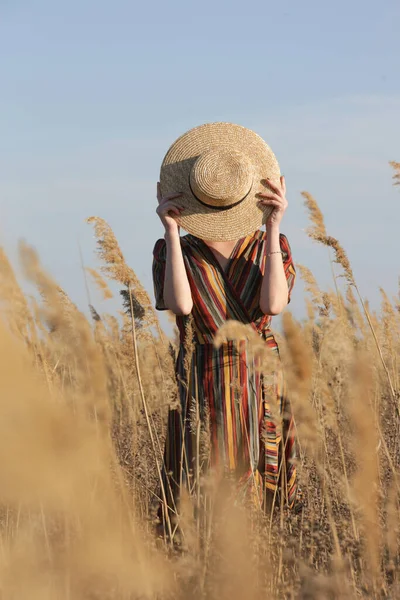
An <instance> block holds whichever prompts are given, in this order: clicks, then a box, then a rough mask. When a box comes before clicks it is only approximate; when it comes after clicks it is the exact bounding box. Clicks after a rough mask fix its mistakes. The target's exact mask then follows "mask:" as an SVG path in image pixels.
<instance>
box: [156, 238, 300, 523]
mask: <svg viewBox="0 0 400 600" xmlns="http://www.w3.org/2000/svg"><path fill="white" fill-rule="evenodd" d="M266 238H267V234H266V232H262V231H257V232H255V233H254V234H252V235H249V236H247V237H245V238H243V239H240V240H239V241H238V242H237V244H236V246H235V247H234V249H233V251H232V254H231V256H230V259H229V262H228V264H227V266H226V268H225V269H223V268H222V267H221V265H220V263H219V262H218V260H217V259H216V258H215V256H214V254H213V252H212V251H211V250H210V248H209V247H208V246H207V244H206V243H205V242H204V241H202V240H201V239H199V238H197V237H195V236H193V235H186V236H184V237H181V247H182V253H183V258H184V263H185V267H186V272H187V276H188V280H189V284H190V288H191V292H192V298H193V309H192V313H191V316H190V317H182V316H178V317H176V323H177V327H178V330H179V334H180V350H179V354H178V358H177V363H176V373H177V380H178V390H179V406H178V408H175V409H173V410H170V412H169V418H168V429H167V439H166V446H165V455H164V468H163V477H164V489H165V491H166V495H167V504H168V505H169V508H170V510H171V514H175V513H176V510H177V507H178V502H179V492H180V489H181V487H182V485H185V486H188V487H189V489H190V490H192V491H193V490H196V481H198V480H199V477H200V473H204V471H205V470H207V469H209V468H210V467H211V468H212V469H213V470H214V471H216V472H220V473H221V472H223V473H225V474H228V475H230V476H233V478H234V479H235V480H236V481H237V483H238V486H237V494H238V497H248V495H250V496H251V497H253V498H255V497H256V498H257V502H259V503H260V506H262V507H264V509H266V508H267V507H268V506H271V499H272V498H274V499H275V500H276V497H277V495H278V494H283V497H284V501H285V502H286V503H287V504H288V505H289V506H292V505H293V503H294V500H295V495H296V488H297V485H296V467H295V443H294V425H293V420H292V417H291V413H290V406H289V403H288V401H287V398H286V394H285V387H284V380H283V376H282V372H281V370H280V369H278V370H277V369H276V368H275V370H274V372H273V373H271V372H269V373H263V372H262V369H260V366H259V363H258V361H259V358H258V359H257V358H255V357H254V356H253V354H252V353H250V352H249V349H248V347H247V342H246V341H245V340H240V341H229V339H228V341H226V342H224V343H222V344H221V345H220V346H219V347H218V348H217V347H215V346H214V344H213V340H214V336H215V334H216V332H217V331H218V329H219V328H220V327H221V326H222V325H223V324H224V323H225V322H226V321H227V320H234V321H239V322H241V323H244V324H247V325H249V326H251V327H252V328H253V329H254V330H255V331H256V332H257V333H258V335H259V336H260V337H261V338H262V339H263V340H265V344H266V347H267V348H269V349H270V350H271V351H272V352H276V353H278V345H277V342H276V340H275V338H274V336H273V334H272V332H271V330H270V323H271V317H270V316H268V315H265V314H264V313H263V312H262V311H261V310H260V307H259V299H260V289H261V283H262V277H263V273H264V269H265V261H266V260H267V258H266ZM280 246H281V250H282V252H283V262H284V269H285V274H286V278H287V282H288V293H289V300H290V293H291V291H292V288H293V284H294V280H295V269H294V266H293V261H292V255H291V250H290V246H289V243H288V241H287V239H286V237H285V236H283V235H281V236H280ZM153 256H154V259H153V282H154V291H155V297H156V308H157V309H158V310H164V309H166V306H165V304H164V300H163V288H164V276H165V264H166V243H165V240H163V239H160V240H158V241H157V242H156V244H155V247H154V252H153ZM189 322H190V326H189ZM188 335H189V336H190V339H188ZM267 348H266V349H267Z"/></svg>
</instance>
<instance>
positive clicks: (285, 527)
mask: <svg viewBox="0 0 400 600" xmlns="http://www.w3.org/2000/svg"><path fill="white" fill-rule="evenodd" d="M393 167H394V169H395V176H394V178H395V183H398V179H399V164H398V163H393ZM304 196H305V200H306V207H307V208H308V210H309V212H310V218H311V223H312V225H311V227H310V230H309V235H310V237H312V238H313V239H314V240H316V241H317V242H318V243H320V244H323V245H325V246H328V247H329V248H330V249H332V250H333V258H334V262H335V264H334V265H332V267H333V272H334V270H335V268H337V267H339V269H340V274H341V275H343V276H344V285H345V289H343V285H341V286H337V285H336V283H337V282H336V276H335V280H334V283H335V290H336V291H335V293H332V292H330V291H324V290H321V289H320V288H319V287H318V284H317V282H316V281H315V279H314V277H313V275H312V273H311V272H310V271H309V270H308V269H307V268H306V267H302V266H299V272H300V274H301V276H302V277H303V278H304V280H305V282H306V293H307V306H308V319H307V320H306V321H305V322H304V323H302V324H300V323H297V322H296V321H295V320H294V319H293V317H292V316H291V315H290V313H289V312H287V313H286V314H285V317H284V322H283V325H284V327H283V336H282V340H281V343H280V345H281V353H282V360H283V363H284V367H285V371H286V374H287V381H288V386H289V389H290V394H291V401H292V406H293V411H294V414H295V417H296V423H297V432H298V438H299V444H300V459H299V465H298V469H299V475H300V481H301V487H302V491H303V496H304V498H303V510H302V511H301V512H295V511H292V512H288V511H286V510H285V509H284V508H283V507H281V506H279V507H276V509H275V510H274V513H273V514H272V515H270V516H265V515H263V514H261V512H260V511H259V509H258V508H257V507H256V506H254V507H249V508H247V509H244V508H243V507H240V506H235V505H234V503H233V502H232V501H231V497H230V493H231V491H230V487H229V482H226V486H216V485H215V482H214V481H213V479H212V477H211V476H204V475H202V470H201V464H203V463H206V462H207V455H208V452H209V443H208V438H207V432H208V428H207V425H206V426H205V427H203V426H200V424H199V419H198V410H197V408H198V407H197V408H196V404H194V408H193V411H192V413H191V419H192V421H193V422H192V427H193V432H194V433H195V435H197V436H198V440H197V441H198V450H199V462H198V465H197V467H196V473H195V474H194V480H193V486H192V488H191V493H190V494H189V495H187V496H185V497H184V499H183V501H182V506H181V507H180V509H179V515H175V517H176V518H174V519H173V520H172V521H171V522H169V523H168V527H169V529H168V533H169V536H167V537H166V539H165V540H163V539H162V538H157V537H156V535H155V528H154V520H155V519H154V515H155V512H154V507H155V506H157V505H158V502H159V500H160V497H161V499H163V498H165V496H166V494H168V490H164V489H163V488H162V487H161V490H160V485H159V481H160V470H161V466H162V458H163V443H164V438H165V418H166V414H167V410H168V405H170V404H171V403H173V402H174V401H175V400H176V385H175V380H174V374H173V360H172V354H173V352H172V351H171V344H170V342H169V340H167V339H166V338H165V336H164V334H163V333H162V332H161V330H160V328H159V324H158V319H157V315H156V314H155V312H154V310H153V308H152V307H151V301H150V298H149V296H148V294H147V293H146V291H145V290H144V289H143V287H142V286H141V284H140V282H139V281H138V279H137V277H136V275H135V273H134V272H133V270H132V269H131V268H130V267H128V265H127V264H126V262H125V260H124V257H123V254H122V252H121V250H120V248H119V246H118V243H117V241H116V239H115V237H114V235H113V233H112V231H111V230H110V228H109V227H108V225H107V224H106V223H105V222H104V221H102V220H101V219H97V218H96V219H91V220H90V221H91V222H92V223H93V224H94V226H95V233H96V237H97V240H98V249H99V254H100V258H101V260H102V261H103V265H102V269H101V271H102V273H103V275H104V276H105V277H106V278H109V279H112V280H114V281H117V282H118V283H119V284H120V285H121V286H122V296H123V305H124V309H125V311H124V313H123V314H122V315H120V317H119V318H118V319H117V318H115V317H114V316H110V315H100V314H98V313H97V311H96V310H95V308H94V307H91V313H92V317H93V318H92V320H91V321H89V320H88V319H86V317H85V316H84V315H83V314H82V313H81V312H80V311H79V310H78V309H77V308H76V307H75V306H74V305H73V304H72V303H71V302H70V300H69V298H68V296H67V295H66V294H65V292H64V291H63V290H61V289H60V288H59V286H58V285H57V283H56V282H55V281H54V280H53V279H52V277H50V276H49V275H48V274H47V273H45V272H44V270H43V268H42V267H41V264H40V261H39V258H38V256H37V255H36V253H35V252H34V251H33V250H32V249H31V248H29V247H27V246H21V249H20V258H21V264H22V266H23V271H24V274H25V277H27V278H28V279H29V280H30V281H31V282H33V283H34V284H35V285H36V287H37V290H38V298H40V301H38V300H35V299H33V298H28V297H26V296H25V295H24V294H23V292H22V290H21V288H20V286H19V284H18V282H17V279H16V277H15V275H14V272H13V269H12V267H11V265H10V263H9V262H8V260H7V257H6V255H5V253H4V251H1V253H0V302H1V304H0V307H1V322H0V398H1V401H0V598H1V600H20V599H22V598H23V599H25V598H26V599H28V598H29V600H36V599H37V600H39V599H40V600H86V599H90V600H94V599H99V600H100V599H101V600H103V599H108V598H110V599H111V598H112V599H121V600H132V599H139V598H141V599H142V598H154V599H155V598H157V599H160V600H164V599H168V598H178V599H179V598H182V599H183V598H193V599H197V598H198V599H200V598H207V599H210V600H212V599H214V598H215V599H217V598H218V600H220V599H223V600H224V599H225V598H226V599H228V598H229V599H230V600H232V599H233V600H235V599H236V598H237V599H239V598H249V599H254V600H255V599H258V598H262V597H264V598H275V599H278V598H300V599H308V600H310V599H314V598H315V599H321V598H322V599H323V598H326V599H328V598H338V599H339V598H340V599H341V598H358V597H364V598H384V597H386V598H396V597H399V596H400V581H399V574H400V566H399V559H400V553H399V541H400V537H399V536H400V512H399V510H400V503H399V500H400V497H399V492H400V479H399V459H400V455H399V440H400V438H399V417H398V404H399V383H400V370H399V360H398V356H399V352H400V311H399V300H398V298H394V299H393V300H391V299H390V298H389V297H388V296H387V294H386V293H385V292H384V291H383V290H382V291H381V293H382V310H381V311H380V314H379V315H375V314H371V313H370V311H369V309H368V303H367V302H365V301H364V300H363V298H362V296H361V294H360V292H359V290H358V287H357V283H356V280H355V275H354V273H353V271H352V268H351V265H350V262H349V260H348V257H347V255H346V253H345V251H344V249H343V248H342V247H341V245H340V243H339V242H338V240H336V239H335V238H333V237H331V236H329V235H328V234H327V232H326V227H325V223H324V220H323V216H322V213H321V211H320V210H319V208H318V205H317V203H316V201H315V200H314V199H313V198H312V196H310V195H309V194H304ZM327 266H328V267H329V263H328V265H327ZM90 274H91V276H92V277H93V279H94V282H95V285H97V286H99V288H100V289H101V291H102V292H103V293H104V295H105V297H108V296H109V295H110V294H111V292H110V290H109V288H108V284H107V282H106V280H105V279H103V277H102V276H101V275H100V274H99V273H98V272H95V271H91V272H90ZM342 281H343V279H342ZM227 338H230V339H231V338H239V339H247V340H248V344H249V345H250V346H252V348H253V351H254V353H255V354H257V355H258V356H260V357H261V358H262V359H263V361H264V366H265V365H266V364H268V361H270V360H271V358H270V357H269V353H268V355H265V356H264V354H263V352H264V347H263V345H262V344H261V345H260V341H259V339H258V338H257V336H254V335H253V332H252V331H251V330H249V328H248V327H245V326H242V325H240V324H237V323H236V324H235V323H228V324H227V325H226V326H225V327H224V328H222V329H221V331H220V332H219V335H218V338H217V340H216V343H217V344H218V343H221V342H223V341H224V340H225V339H227ZM270 367H271V368H273V365H272V364H271V365H270ZM194 506H196V507H197V508H199V507H201V508H202V509H203V510H202V514H203V518H202V519H201V520H200V521H196V520H195V519H194V517H193V508H194ZM176 521H179V524H180V529H181V535H182V547H183V548H184V552H180V553H177V552H176V551H175V550H174V549H173V548H172V547H171V546H170V544H169V542H168V537H169V538H171V537H174V535H177V533H176V532H175V523H176Z"/></svg>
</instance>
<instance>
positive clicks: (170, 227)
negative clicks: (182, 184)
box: [156, 182, 183, 233]
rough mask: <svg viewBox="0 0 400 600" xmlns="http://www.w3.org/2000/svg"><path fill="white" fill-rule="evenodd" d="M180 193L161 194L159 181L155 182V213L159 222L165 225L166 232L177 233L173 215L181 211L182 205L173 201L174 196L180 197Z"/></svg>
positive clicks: (177, 227) (177, 214) (177, 228)
mask: <svg viewBox="0 0 400 600" xmlns="http://www.w3.org/2000/svg"><path fill="white" fill-rule="evenodd" d="M181 197H182V194H181V193H179V194H169V195H168V196H165V197H162V196H161V188H160V183H159V182H158V183H157V200H158V206H157V211H156V212H157V214H158V216H159V217H160V219H161V223H162V224H163V225H164V227H165V231H166V232H167V233H171V232H178V233H179V225H178V223H177V222H176V220H175V217H174V215H175V216H178V217H179V215H180V214H181V212H182V211H183V207H181V206H179V204H178V203H177V202H174V200H176V198H181Z"/></svg>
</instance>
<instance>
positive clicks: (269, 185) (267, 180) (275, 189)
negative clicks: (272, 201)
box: [265, 177, 282, 195]
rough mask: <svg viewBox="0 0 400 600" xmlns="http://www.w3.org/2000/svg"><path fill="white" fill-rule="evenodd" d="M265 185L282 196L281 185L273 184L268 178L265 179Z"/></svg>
mask: <svg viewBox="0 0 400 600" xmlns="http://www.w3.org/2000/svg"><path fill="white" fill-rule="evenodd" d="M265 184H266V185H267V186H268V187H269V188H270V189H271V190H272V191H273V192H275V193H276V194H279V195H281V194H282V188H281V186H280V185H277V184H275V183H273V182H272V181H271V180H270V179H268V177H267V178H266V179H265Z"/></svg>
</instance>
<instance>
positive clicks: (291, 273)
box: [279, 234, 296, 303]
mask: <svg viewBox="0 0 400 600" xmlns="http://www.w3.org/2000/svg"><path fill="white" fill-rule="evenodd" d="M279 242H280V246H281V251H282V252H283V254H282V259H283V267H284V269H285V275H286V280H287V284H288V303H289V302H290V296H291V294H292V289H293V286H294V281H295V279H296V270H295V268H294V264H293V258H292V251H291V249H290V245H289V242H288V240H287V237H286V236H284V235H283V234H281V235H280V236H279Z"/></svg>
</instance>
